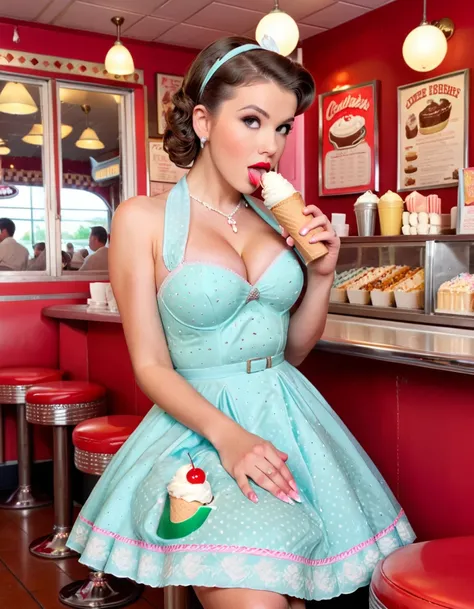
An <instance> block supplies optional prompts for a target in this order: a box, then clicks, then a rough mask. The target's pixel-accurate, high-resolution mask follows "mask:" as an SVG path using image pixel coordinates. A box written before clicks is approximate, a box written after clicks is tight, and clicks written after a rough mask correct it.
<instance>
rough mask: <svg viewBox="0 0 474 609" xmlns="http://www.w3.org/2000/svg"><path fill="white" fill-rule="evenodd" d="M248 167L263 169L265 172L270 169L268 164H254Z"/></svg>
mask: <svg viewBox="0 0 474 609" xmlns="http://www.w3.org/2000/svg"><path fill="white" fill-rule="evenodd" d="M250 167H255V168H256V169H265V171H270V169H271V165H270V163H255V165H250Z"/></svg>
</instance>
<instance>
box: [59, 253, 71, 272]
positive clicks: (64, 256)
mask: <svg viewBox="0 0 474 609" xmlns="http://www.w3.org/2000/svg"><path fill="white" fill-rule="evenodd" d="M70 263H71V255H70V254H68V253H67V252H65V251H64V250H61V268H62V269H63V271H68V270H69V264H70Z"/></svg>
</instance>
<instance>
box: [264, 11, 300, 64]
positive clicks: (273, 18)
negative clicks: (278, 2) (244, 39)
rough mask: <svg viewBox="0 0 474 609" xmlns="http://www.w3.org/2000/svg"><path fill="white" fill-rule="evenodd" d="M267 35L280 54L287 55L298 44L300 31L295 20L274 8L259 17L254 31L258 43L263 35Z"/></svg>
mask: <svg viewBox="0 0 474 609" xmlns="http://www.w3.org/2000/svg"><path fill="white" fill-rule="evenodd" d="M264 36H269V37H270V38H273V40H274V41H275V42H276V44H277V45H278V49H279V51H280V54H281V55H285V57H286V56H287V55H289V54H290V53H292V52H293V51H294V49H295V47H296V45H297V44H298V40H299V38H300V32H299V29H298V26H297V25H296V21H295V20H294V19H293V18H292V17H290V15H288V13H285V12H283V11H280V10H274V11H272V12H271V13H268V15H265V17H262V19H260V22H259V24H258V25H257V30H256V32H255V38H256V39H257V42H258V44H261V43H262V40H263V37H264Z"/></svg>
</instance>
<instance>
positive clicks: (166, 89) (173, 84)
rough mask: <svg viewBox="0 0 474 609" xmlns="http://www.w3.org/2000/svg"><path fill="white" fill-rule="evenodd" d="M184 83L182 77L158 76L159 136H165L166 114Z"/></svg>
mask: <svg viewBox="0 0 474 609" xmlns="http://www.w3.org/2000/svg"><path fill="white" fill-rule="evenodd" d="M182 82H183V77H182V76H173V75H171V74H157V75H156V109H157V113H158V116H157V123H158V135H164V133H165V128H166V113H167V112H168V110H169V109H170V108H171V107H172V105H173V101H172V100H173V95H174V94H175V93H176V91H177V90H178V89H179V88H180V86H181V83H182Z"/></svg>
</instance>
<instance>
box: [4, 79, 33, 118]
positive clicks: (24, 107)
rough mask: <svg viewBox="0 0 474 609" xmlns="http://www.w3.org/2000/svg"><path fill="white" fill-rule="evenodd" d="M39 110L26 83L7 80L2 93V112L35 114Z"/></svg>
mask: <svg viewBox="0 0 474 609" xmlns="http://www.w3.org/2000/svg"><path fill="white" fill-rule="evenodd" d="M37 111H38V106H37V105H36V103H35V100H34V99H33V98H32V97H31V95H30V94H29V93H28V90H27V88H26V87H25V85H22V84H21V83H19V82H7V84H6V85H5V86H4V87H3V90H2V92H1V93H0V112H5V113H6V114H33V113H34V112H37Z"/></svg>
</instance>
